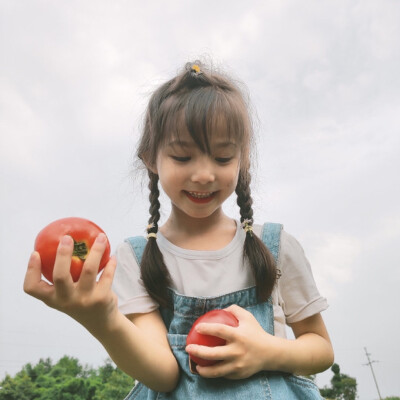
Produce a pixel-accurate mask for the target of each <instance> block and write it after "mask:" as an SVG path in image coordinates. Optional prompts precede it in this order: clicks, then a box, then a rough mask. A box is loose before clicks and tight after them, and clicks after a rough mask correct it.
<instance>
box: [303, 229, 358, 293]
mask: <svg viewBox="0 0 400 400" xmlns="http://www.w3.org/2000/svg"><path fill="white" fill-rule="evenodd" d="M304 240H305V243H307V249H308V252H307V256H308V258H309V260H310V262H311V265H312V266H313V272H314V276H315V279H316V281H317V282H318V284H319V287H320V290H321V292H322V293H323V294H324V295H325V296H327V297H329V298H332V299H334V298H335V297H336V295H337V287H338V286H340V285H343V284H347V283H349V282H351V281H352V280H353V279H354V271H355V269H356V266H357V261H358V257H359V255H360V253H361V251H362V243H361V241H360V239H359V238H356V237H353V236H345V235H340V234H335V233H329V232H313V233H312V234H306V235H305V238H304Z"/></svg>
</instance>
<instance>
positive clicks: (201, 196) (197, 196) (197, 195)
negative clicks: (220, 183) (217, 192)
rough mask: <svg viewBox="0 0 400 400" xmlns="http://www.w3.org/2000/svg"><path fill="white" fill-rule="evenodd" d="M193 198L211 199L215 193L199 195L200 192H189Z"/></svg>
mask: <svg viewBox="0 0 400 400" xmlns="http://www.w3.org/2000/svg"><path fill="white" fill-rule="evenodd" d="M188 193H189V194H190V195H191V196H193V197H196V198H198V199H205V198H206V197H210V196H211V195H212V194H213V192H207V193H204V192H203V193H199V192H188Z"/></svg>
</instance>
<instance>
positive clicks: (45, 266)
mask: <svg viewBox="0 0 400 400" xmlns="http://www.w3.org/2000/svg"><path fill="white" fill-rule="evenodd" d="M99 233H104V232H103V230H102V229H101V228H100V227H98V226H97V225H96V224H95V223H93V222H91V221H89V220H87V219H84V218H74V217H70V218H62V219H59V220H57V221H54V222H52V223H51V224H49V225H47V226H46V227H45V228H43V229H42V230H41V231H40V232H39V234H38V235H37V237H36V240H35V250H36V251H37V252H39V254H40V258H41V261H42V274H43V275H44V276H45V278H46V279H48V280H49V281H50V282H53V268H54V262H55V259H56V253H57V247H58V244H59V243H60V240H61V238H62V237H63V236H64V235H69V236H71V237H72V239H73V240H74V252H73V254H72V261H71V275H72V279H73V281H74V282H76V281H77V280H78V279H79V276H80V275H81V271H82V267H83V263H84V262H85V259H86V257H87V255H88V254H89V252H90V249H91V247H92V245H93V243H94V241H95V239H96V237H97V236H98V234H99ZM109 258H110V243H109V242H108V240H107V247H106V250H105V251H104V254H103V257H102V258H101V261H100V266H99V272H100V271H101V270H102V269H103V268H104V267H105V266H106V264H107V262H108V260H109Z"/></svg>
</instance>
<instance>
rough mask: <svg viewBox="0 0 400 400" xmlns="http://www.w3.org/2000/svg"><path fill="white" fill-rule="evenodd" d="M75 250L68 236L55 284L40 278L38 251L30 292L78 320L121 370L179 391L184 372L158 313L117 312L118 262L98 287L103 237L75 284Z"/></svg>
mask: <svg viewBox="0 0 400 400" xmlns="http://www.w3.org/2000/svg"><path fill="white" fill-rule="evenodd" d="M72 248H73V241H72V238H70V237H69V236H65V237H64V238H63V239H62V240H61V242H60V245H59V247H58V252H57V257H56V262H55V265H54V272H53V280H54V285H50V284H48V283H47V282H45V281H43V280H42V279H41V263H40V256H39V254H38V253H37V252H34V253H33V254H32V255H31V258H30V260H29V264H28V270H27V272H26V276H25V282H24V290H25V292H26V293H28V294H30V295H31V296H33V297H36V298H37V299H39V300H42V301H43V302H44V303H45V304H47V305H48V306H49V307H52V308H55V309H57V310H59V311H62V312H64V313H66V314H68V315H69V316H71V317H72V318H74V319H75V320H76V321H78V322H79V323H80V324H81V325H83V326H84V327H85V328H86V329H87V330H88V331H89V332H90V333H91V334H92V335H93V336H94V337H96V338H97V339H98V340H99V341H100V343H101V344H102V345H103V346H104V348H105V349H106V351H107V352H108V353H109V354H110V357H111V358H112V359H113V361H114V362H115V363H116V364H117V366H118V367H119V368H120V369H122V370H123V371H124V372H126V373H127V374H129V375H130V376H132V377H133V378H134V379H137V380H139V381H141V382H143V383H144V384H145V385H147V386H148V387H150V388H151V389H154V390H157V391H163V392H167V391H171V390H172V389H174V387H175V386H176V384H177V381H178V378H179V368H178V364H177V361H176V359H175V357H174V355H173V353H172V351H171V349H170V347H169V345H168V341H167V338H166V328H165V326H164V324H163V322H162V319H161V316H160V314H159V312H158V311H154V312H151V313H148V314H136V315H131V316H130V319H128V318H127V317H125V316H124V315H123V314H122V313H121V312H120V311H119V310H118V308H117V297H116V295H115V294H114V293H113V292H112V290H111V284H112V280H113V276H114V272H115V267H116V262H115V259H113V258H112V259H111V260H110V261H109V263H108V264H107V266H106V267H105V269H104V271H103V273H102V275H101V277H100V279H99V280H98V282H96V275H97V271H98V265H99V262H100V259H101V256H102V254H103V252H104V249H105V238H104V237H103V236H102V235H99V237H98V238H97V240H96V242H95V244H94V245H93V247H92V250H91V252H90V254H89V256H88V258H87V260H86V261H85V264H84V267H83V270H82V274H81V277H80V279H79V281H78V282H76V283H74V282H73V281H72V278H71V275H70V272H69V266H70V264H71V256H72ZM150 332H151V333H150Z"/></svg>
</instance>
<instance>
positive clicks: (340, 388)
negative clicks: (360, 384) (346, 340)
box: [320, 364, 357, 400]
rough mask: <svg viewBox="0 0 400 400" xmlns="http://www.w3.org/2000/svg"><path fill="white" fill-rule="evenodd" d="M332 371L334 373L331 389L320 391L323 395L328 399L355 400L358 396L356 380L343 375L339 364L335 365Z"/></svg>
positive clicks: (326, 388)
mask: <svg viewBox="0 0 400 400" xmlns="http://www.w3.org/2000/svg"><path fill="white" fill-rule="evenodd" d="M331 371H332V372H333V377H332V379H331V387H330V388H328V387H324V388H323V389H320V392H321V395H322V396H324V397H326V398H327V399H334V400H355V399H356V396H357V381H356V379H355V378H352V377H350V376H348V375H346V374H342V373H341V372H340V367H339V365H338V364H333V365H332V367H331Z"/></svg>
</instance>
